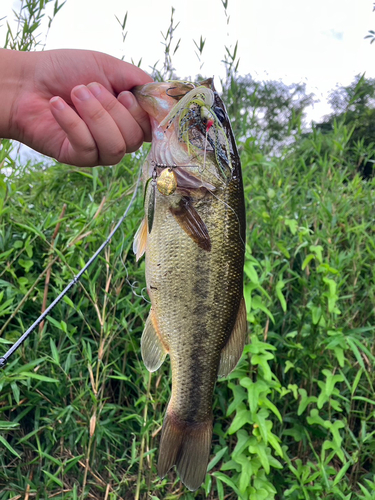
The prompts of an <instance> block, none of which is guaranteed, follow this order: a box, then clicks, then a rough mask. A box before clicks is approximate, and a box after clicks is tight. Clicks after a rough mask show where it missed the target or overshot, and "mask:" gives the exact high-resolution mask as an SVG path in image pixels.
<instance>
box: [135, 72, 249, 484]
mask: <svg viewBox="0 0 375 500" xmlns="http://www.w3.org/2000/svg"><path fill="white" fill-rule="evenodd" d="M170 85H171V84H168V83H162V84H147V85H145V86H142V87H139V88H136V90H135V91H134V93H135V95H136V97H137V99H138V101H139V103H140V105H141V106H142V107H143V108H144V109H145V110H146V111H147V112H148V113H149V114H150V115H151V117H152V124H153V144H152V149H151V152H150V156H149V158H148V160H147V161H146V164H145V166H144V181H145V183H147V180H148V178H150V176H152V173H153V171H154V170H153V168H152V165H155V163H158V160H159V158H158V154H160V153H159V152H160V151H163V155H164V157H166V156H168V157H172V158H173V159H174V160H177V161H176V163H175V167H176V172H177V189H176V191H175V192H173V194H170V195H169V196H165V195H163V194H161V193H160V192H159V191H158V190H156V192H154V193H151V191H150V190H151V189H152V187H151V186H150V183H148V189H147V192H146V198H145V211H146V214H145V215H146V217H145V220H146V221H147V220H149V219H150V215H151V216H152V220H153V223H152V230H151V231H148V230H147V229H145V228H147V223H144V230H143V231H138V232H137V241H136V244H135V249H136V251H137V258H139V256H140V254H141V253H142V251H143V250H145V254H146V283H147V288H148V293H149V296H150V299H151V312H150V316H149V318H148V320H147V322H146V326H145V330H144V333H143V336H142V342H141V344H142V356H143V359H144V362H145V364H146V366H147V368H148V369H149V370H151V371H154V370H155V369H157V368H158V367H159V366H160V364H161V363H162V362H163V361H164V359H165V356H166V354H169V356H170V362H171V367H172V394H171V399H170V402H169V404H168V408H167V412H166V416H165V419H164V424H163V430H162V436H161V443H160V452H159V462H158V471H159V474H160V475H161V476H162V477H163V476H164V475H165V474H166V473H167V472H168V470H169V469H170V468H171V467H172V466H173V465H176V468H177V471H178V472H179V474H180V477H181V479H182V481H183V482H184V484H185V485H186V486H187V487H188V488H189V489H190V490H195V489H197V488H198V487H199V486H200V485H201V483H202V482H203V480H204V477H205V474H206V469H207V463H208V459H209V452H210V446H211V437H212V425H213V417H212V399H213V391H214V387H215V383H216V380H217V377H218V374H219V375H227V374H228V373H229V372H230V371H231V370H232V369H233V368H234V367H235V365H236V364H237V361H238V359H239V357H240V356H241V352H242V349H243V344H244V341H245V335H246V311H245V308H244V301H243V264H244V241H245V210H244V196H243V186H242V177H241V167H240V162H239V157H238V152H237V149H236V145H235V142H234V138H233V134H232V131H231V128H230V123H229V119H228V118H227V115H226V112H225V108H224V106H223V104H222V102H221V100H220V98H219V97H218V95H217V94H216V92H215V91H214V89H213V86H212V83H211V81H209V82H207V83H206V85H207V86H209V88H210V89H212V95H211V94H209V93H207V91H205V94H204V95H205V96H207V95H208V97H209V98H210V99H211V98H212V99H211V102H215V105H216V106H220V107H221V108H220V109H222V110H223V113H225V115H223V116H225V117H226V123H224V124H223V126H221V125H220V123H219V122H218V120H216V121H215V123H214V126H216V127H217V130H214V133H215V134H216V135H217V137H219V136H220V134H223V133H224V132H225V134H226V137H227V140H226V142H224V144H222V145H221V146H220V147H222V148H223V151H224V152H225V154H227V155H228V154H230V157H231V158H230V162H229V166H231V167H233V171H232V172H231V176H230V177H229V178H228V179H227V180H223V177H222V175H220V166H219V165H218V163H217V157H216V155H215V152H209V151H208V152H207V151H206V152H204V151H203V150H199V149H194V146H192V144H190V145H187V144H185V143H184V142H183V141H181V140H179V138H181V131H180V130H179V127H178V124H177V123H178V118H176V119H175V120H174V121H173V113H172V114H171V116H172V118H171V120H170V121H169V123H168V126H167V127H166V128H165V130H164V136H163V137H161V135H160V127H159V125H158V124H160V123H161V122H163V120H164V121H165V120H166V116H167V113H168V112H169V111H170V110H173V106H178V100H176V98H173V97H170V96H169V95H168V93H167V90H168V88H169V86H170ZM173 85H175V87H176V88H178V82H173ZM183 85H184V84H182V83H181V89H183V88H184V87H183ZM185 87H186V85H185ZM199 88H201V87H198V89H197V90H192V87H191V86H189V87H188V88H187V89H186V90H185V93H186V96H187V97H186V99H184V100H183V103H184V105H186V106H188V105H189V99H188V98H189V94H188V92H190V93H191V95H192V96H193V98H194V99H195V100H194V106H195V108H196V106H197V100H198V101H199V99H202V101H199V102H202V103H203V104H201V106H203V107H204V106H205V101H204V100H203V97H201V96H200V95H199V94H198V92H199ZM178 94H179V95H183V90H181V91H180V92H178ZM197 96H198V97H197ZM160 99H164V100H165V102H167V103H168V106H164V107H161V106H159V105H158V103H160ZM176 101H177V104H176ZM210 105H212V104H210ZM209 112H210V113H211V114H212V111H211V109H210V110H209ZM188 113H189V111H188V110H187V112H186V114H185V115H187V114H188ZM206 114H209V113H208V112H207V113H206ZM202 115H203V113H202ZM176 116H177V117H178V113H176ZM194 116H195V117H194V119H196V113H195V115H194ZM187 126H188V124H187ZM199 128H200V129H202V128H203V129H204V123H203V125H202V123H201V124H200V127H199ZM188 130H190V129H188ZM198 132H199V130H198ZM198 132H197V131H195V132H194V134H193V135H194V137H196V134H197V133H198ZM199 133H200V132H199ZM184 137H188V136H187V135H186V134H185V136H184ZM158 141H159V142H158ZM199 142H200V143H202V144H204V136H202V139H201V140H200V141H199ZM168 148H169V151H168V155H166V153H165V152H166V151H167V150H168ZM176 148H179V150H178V151H176ZM228 148H230V151H228ZM204 153H206V154H204ZM225 154H224V156H225ZM203 158H204V159H203ZM204 162H205V163H204ZM188 165H189V167H188ZM192 165H193V167H192ZM194 165H195V167H194ZM184 166H185V169H184ZM179 169H184V176H181V175H180V176H179V175H178V170H179ZM200 184H201V185H200ZM192 186H193V187H192ZM151 195H152V196H155V200H154V202H153V204H152V210H153V213H152V214H150V213H147V212H148V211H149V210H150V206H149V203H148V198H149V197H150V196H151ZM142 238H143V241H141V240H142ZM139 249H143V250H139Z"/></svg>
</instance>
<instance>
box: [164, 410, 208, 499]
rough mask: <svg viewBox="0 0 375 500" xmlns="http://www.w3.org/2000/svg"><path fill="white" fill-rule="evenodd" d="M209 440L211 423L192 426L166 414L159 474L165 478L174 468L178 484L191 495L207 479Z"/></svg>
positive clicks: (193, 424)
mask: <svg viewBox="0 0 375 500" xmlns="http://www.w3.org/2000/svg"><path fill="white" fill-rule="evenodd" d="M211 439H212V419H210V420H207V421H206V422H199V423H191V422H185V421H183V420H181V419H180V418H179V417H178V416H177V415H175V414H174V413H172V412H167V414H166V416H165V419H164V423H163V430H162V434H161V441H160V451H159V461H158V474H159V476H160V477H162V478H163V477H164V476H165V475H166V474H167V472H168V471H169V469H170V468H171V467H172V466H173V465H176V469H177V472H178V473H179V475H180V478H181V481H182V482H183V483H184V485H185V486H186V487H187V488H189V490H191V491H195V490H197V489H198V488H199V486H200V485H201V484H202V483H203V481H204V478H205V476H206V471H207V464H208V459H209V456H210V449H211Z"/></svg>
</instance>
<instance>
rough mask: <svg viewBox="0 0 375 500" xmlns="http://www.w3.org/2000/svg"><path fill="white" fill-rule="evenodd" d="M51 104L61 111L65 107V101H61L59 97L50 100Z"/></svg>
mask: <svg viewBox="0 0 375 500" xmlns="http://www.w3.org/2000/svg"><path fill="white" fill-rule="evenodd" d="M49 102H50V103H51V104H52V106H53V107H54V108H55V109H57V110H59V111H61V110H62V109H64V107H65V103H64V101H63V100H62V99H61V97H58V96H55V97H52V99H50V101H49Z"/></svg>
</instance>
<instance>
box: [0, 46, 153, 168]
mask: <svg viewBox="0 0 375 500" xmlns="http://www.w3.org/2000/svg"><path fill="white" fill-rule="evenodd" d="M0 68H1V71H0V137H4V138H9V139H16V140H18V141H20V142H23V143H24V144H27V145H28V146H30V147H32V148H33V149H35V150H36V151H39V152H40V153H43V154H46V155H48V156H51V157H53V158H56V159H57V160H58V161H60V162H63V163H68V164H72V165H78V166H94V165H111V164H115V163H118V162H119V161H120V160H121V158H122V157H123V155H124V154H125V153H130V152H132V151H135V150H136V149H138V148H139V147H140V146H141V145H142V143H143V141H150V140H151V133H150V124H149V119H148V115H147V114H146V113H145V112H144V111H143V110H142V108H141V107H140V106H139V105H138V103H137V101H136V99H135V98H134V96H133V95H132V94H131V93H130V92H128V91H129V90H130V89H131V88H132V87H134V86H135V85H142V84H144V83H147V82H150V81H152V79H151V78H150V76H149V75H147V74H146V73H144V72H143V71H142V70H140V69H139V68H137V67H135V66H133V65H132V64H129V63H126V62H124V61H121V60H119V59H116V58H114V57H112V56H109V55H107V54H103V53H101V52H94V51H89V50H87V51H86V50H65V49H63V50H51V51H44V52H17V51H11V50H6V49H0Z"/></svg>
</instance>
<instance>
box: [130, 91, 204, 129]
mask: <svg viewBox="0 0 375 500" xmlns="http://www.w3.org/2000/svg"><path fill="white" fill-rule="evenodd" d="M193 88H194V85H193V84H190V83H187V82H178V81H173V82H163V83H159V82H151V83H146V84H145V85H137V86H136V87H134V88H132V90H131V91H132V93H133V94H134V96H135V97H136V99H137V101H138V103H139V105H140V106H141V108H143V109H144V110H145V111H146V112H147V113H148V114H149V115H150V116H152V117H153V118H155V119H156V120H158V121H159V122H160V121H161V120H162V119H163V118H164V117H165V116H166V115H167V114H168V112H169V111H170V110H171V109H172V108H173V106H174V105H175V104H176V101H178V100H179V99H181V98H182V97H184V96H185V95H186V94H187V93H188V92H190V91H191V90H192V89H193Z"/></svg>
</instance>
